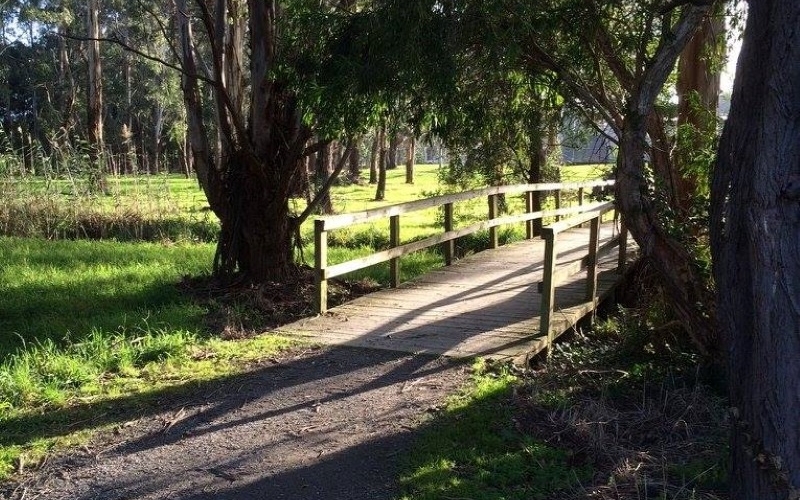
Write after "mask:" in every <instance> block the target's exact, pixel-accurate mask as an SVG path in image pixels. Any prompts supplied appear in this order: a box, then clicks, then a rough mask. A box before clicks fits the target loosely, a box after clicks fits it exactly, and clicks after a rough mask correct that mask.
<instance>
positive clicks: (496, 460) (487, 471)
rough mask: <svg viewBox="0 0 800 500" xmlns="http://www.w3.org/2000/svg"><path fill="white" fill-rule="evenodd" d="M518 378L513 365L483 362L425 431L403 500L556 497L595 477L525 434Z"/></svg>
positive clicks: (411, 460) (405, 477) (407, 476)
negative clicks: (516, 399)
mask: <svg viewBox="0 0 800 500" xmlns="http://www.w3.org/2000/svg"><path fill="white" fill-rule="evenodd" d="M517 383H518V380H517V377H516V376H515V375H513V374H512V372H511V371H510V370H509V369H508V368H506V367H502V366H496V367H488V366H487V365H486V364H484V363H481V362H479V363H478V364H477V365H476V367H475V373H474V375H473V378H472V381H471V383H470V384H469V386H468V388H467V389H466V390H465V391H464V392H463V393H462V394H460V395H458V396H456V397H453V398H451V399H450V400H449V402H448V403H447V405H446V407H445V408H444V409H443V410H442V412H441V413H440V414H439V415H438V416H437V417H436V418H435V419H434V421H433V422H432V423H430V424H429V425H428V426H427V428H425V429H424V430H423V431H422V433H421V436H420V438H419V439H418V442H417V444H416V446H415V448H414V450H413V451H412V453H411V454H410V456H409V458H408V460H407V464H406V466H405V470H406V471H405V472H404V473H403V474H402V476H401V479H400V483H401V487H402V489H403V491H404V493H403V495H402V496H401V498H402V499H403V500H435V499H442V498H470V499H476V500H477V499H486V500H488V499H501V498H502V499H508V500H512V499H519V500H528V499H544V498H553V495H554V494H556V493H557V492H559V491H566V490H569V489H570V488H572V487H573V485H575V484H579V483H581V482H583V481H585V480H587V479H588V478H589V477H591V468H589V467H585V466H581V467H570V464H569V460H570V459H569V456H568V454H567V453H566V452H565V451H564V450H562V449H559V448H557V447H554V446H551V445H548V444H546V443H545V442H544V441H543V440H541V439H538V438H536V437H533V436H531V435H528V434H525V433H523V432H520V430H519V428H518V427H517V425H516V424H515V416H514V413H515V409H514V405H513V401H512V391H513V388H514V387H515V385H516V384H517Z"/></svg>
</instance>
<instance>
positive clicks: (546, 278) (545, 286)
mask: <svg viewBox="0 0 800 500" xmlns="http://www.w3.org/2000/svg"><path fill="white" fill-rule="evenodd" d="M542 238H544V270H543V271H542V272H543V276H542V278H543V282H542V310H541V324H540V327H539V331H540V332H541V335H542V336H543V337H544V336H546V337H547V353H548V356H549V355H550V352H551V350H552V349H551V348H552V347H553V327H552V322H553V312H554V311H555V295H556V282H555V270H556V256H557V253H556V246H557V245H556V244H557V233H556V232H555V231H553V229H552V228H549V227H546V228H543V229H542Z"/></svg>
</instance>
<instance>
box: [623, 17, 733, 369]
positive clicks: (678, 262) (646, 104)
mask: <svg viewBox="0 0 800 500" xmlns="http://www.w3.org/2000/svg"><path fill="white" fill-rule="evenodd" d="M708 9H709V7H708V6H703V5H697V6H694V5H693V6H690V7H687V11H686V12H685V14H684V17H683V19H682V20H681V22H679V23H677V24H676V25H675V27H674V31H673V34H672V36H671V37H670V39H669V41H668V42H667V43H664V44H663V45H662V46H661V47H660V48H659V51H658V52H657V53H656V54H655V56H654V57H653V60H652V62H651V63H650V64H649V66H648V67H647V69H646V70H645V72H644V74H643V75H642V77H641V80H640V81H639V83H638V84H637V85H636V88H635V89H634V92H633V93H632V96H631V98H630V99H629V103H628V106H627V108H626V110H625V116H624V125H623V127H622V130H621V136H620V140H619V156H618V157H617V172H616V174H617V183H616V185H615V188H616V195H617V196H616V200H617V205H618V207H619V209H620V212H621V213H622V217H623V221H624V222H625V224H626V226H627V227H628V229H629V230H630V232H631V235H632V236H633V237H634V239H635V240H636V242H637V243H638V244H639V248H640V249H641V252H642V255H643V256H644V257H645V258H647V259H649V260H650V261H651V262H652V263H653V265H654V267H655V268H656V269H657V270H658V271H659V274H660V275H661V277H662V279H663V283H664V286H665V291H666V293H667V295H668V297H669V298H670V300H671V302H672V308H673V311H674V313H675V315H676V316H677V317H678V318H679V319H680V321H681V323H682V324H683V325H684V326H685V327H686V329H687V331H688V332H689V335H690V337H691V339H692V340H693V341H694V344H695V345H696V346H697V348H698V349H699V350H700V351H701V352H703V353H704V354H706V355H708V356H709V357H711V359H714V354H716V353H718V352H719V348H720V346H719V342H718V338H717V332H716V330H715V329H714V326H713V325H712V324H710V320H709V318H710V317H713V310H709V309H706V307H708V304H711V303H712V302H713V301H712V300H711V297H710V292H709V290H708V289H707V288H706V284H705V280H704V279H703V276H702V275H701V274H700V271H699V270H698V269H697V268H696V267H695V266H694V265H693V259H692V256H691V255H690V254H689V252H688V251H687V250H686V248H684V247H682V246H681V245H680V244H679V243H678V242H677V241H676V239H675V238H673V237H672V236H671V235H670V234H669V233H668V232H667V231H666V230H665V228H664V227H663V226H662V225H661V224H660V223H659V222H658V216H657V213H656V210H657V205H656V204H655V203H654V201H653V199H652V197H651V195H650V192H649V188H648V181H647V179H646V169H645V152H646V151H647V149H648V141H647V129H648V119H649V116H650V114H651V113H652V112H653V105H654V103H655V100H656V97H657V96H658V93H659V92H660V90H661V89H662V88H663V86H664V83H665V82H666V79H667V77H668V76H669V74H670V72H671V71H672V69H673V67H674V65H675V62H676V60H677V58H678V55H679V54H680V52H681V50H682V49H683V46H684V45H685V44H686V43H687V42H688V40H689V38H690V37H691V35H692V34H693V33H694V31H695V30H696V27H697V26H698V25H699V23H700V22H701V21H702V19H703V17H704V16H705V15H706V14H707V12H708Z"/></svg>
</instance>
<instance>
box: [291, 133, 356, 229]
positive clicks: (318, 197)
mask: <svg viewBox="0 0 800 500" xmlns="http://www.w3.org/2000/svg"><path fill="white" fill-rule="evenodd" d="M354 149H355V141H354V140H352V139H350V140H348V141H347V147H346V148H345V150H344V153H342V157H341V158H339V163H337V164H336V168H334V169H333V172H332V173H331V175H330V177H328V180H327V181H326V182H325V184H324V185H323V186H322V188H320V190H319V191H317V193H316V194H315V195H314V199H313V200H311V203H309V204H308V206H307V207H306V209H305V210H303V213H301V214H300V215H299V216H297V218H296V219H295V220H294V223H295V224H296V225H297V227H300V225H301V224H303V222H305V221H306V219H308V217H309V216H310V215H311V214H312V213H314V212H315V211H316V210H317V208H319V205H320V203H322V200H323V199H324V198H325V195H326V194H327V193H328V192H329V191H330V190H331V187H332V186H333V183H334V182H336V179H338V178H339V174H340V173H341V172H342V170H343V169H344V166H345V165H346V164H347V160H348V159H349V158H350V155H351V154H353V150H354Z"/></svg>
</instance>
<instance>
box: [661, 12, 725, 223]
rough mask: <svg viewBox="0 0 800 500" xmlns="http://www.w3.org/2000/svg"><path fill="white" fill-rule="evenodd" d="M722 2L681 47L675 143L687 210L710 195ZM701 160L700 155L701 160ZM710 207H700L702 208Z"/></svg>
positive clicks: (678, 188) (679, 196)
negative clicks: (710, 158) (709, 179)
mask: <svg viewBox="0 0 800 500" xmlns="http://www.w3.org/2000/svg"><path fill="white" fill-rule="evenodd" d="M724 7H725V5H724V3H723V2H721V1H718V2H717V3H716V5H715V7H714V8H713V10H712V11H711V13H710V14H709V15H708V16H706V17H705V19H703V22H702V23H701V25H700V28H699V29H698V30H697V32H696V33H695V34H694V36H693V37H692V39H691V40H689V43H688V44H687V45H686V47H685V48H684V49H683V53H681V57H680V59H679V61H678V77H677V83H676V85H675V87H676V92H677V94H678V120H677V125H678V130H677V134H676V135H677V137H676V144H675V148H674V159H673V161H674V163H675V170H676V174H677V175H676V179H675V183H674V185H673V186H672V188H673V189H674V190H675V202H676V205H677V209H678V210H679V211H680V212H681V213H682V215H683V216H685V215H686V214H688V213H689V212H690V210H692V208H694V207H696V206H697V205H698V203H702V201H703V200H707V198H708V182H707V179H708V175H709V170H708V167H709V165H708V163H709V162H707V161H704V160H705V158H706V157H707V156H710V155H703V152H704V151H709V150H712V149H713V148H714V147H715V146H716V140H717V105H718V103H719V93H720V74H721V73H722V63H723V61H724V54H725V20H724V17H723V15H724ZM698 160H699V161H698ZM706 209H707V208H706V206H705V205H703V206H702V207H701V210H702V211H705V210H706Z"/></svg>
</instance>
